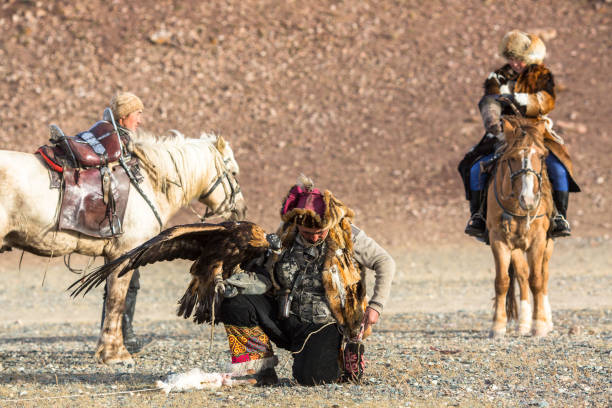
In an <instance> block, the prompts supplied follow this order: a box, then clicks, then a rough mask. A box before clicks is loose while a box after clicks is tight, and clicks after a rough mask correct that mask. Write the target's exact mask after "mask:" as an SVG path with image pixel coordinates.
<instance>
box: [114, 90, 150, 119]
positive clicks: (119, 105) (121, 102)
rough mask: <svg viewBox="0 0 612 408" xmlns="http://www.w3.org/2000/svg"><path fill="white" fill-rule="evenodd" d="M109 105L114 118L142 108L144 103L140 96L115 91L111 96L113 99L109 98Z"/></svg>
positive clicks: (123, 116) (120, 117)
mask: <svg viewBox="0 0 612 408" xmlns="http://www.w3.org/2000/svg"><path fill="white" fill-rule="evenodd" d="M110 107H111V110H112V111H113V116H114V117H115V119H116V120H119V119H122V118H125V117H126V116H127V115H129V114H130V113H132V112H136V111H139V110H140V111H141V110H143V109H144V105H143V104H142V101H141V100H140V98H139V97H137V96H136V95H134V94H133V93H131V92H119V93H117V94H116V95H115V96H113V99H111V104H110Z"/></svg>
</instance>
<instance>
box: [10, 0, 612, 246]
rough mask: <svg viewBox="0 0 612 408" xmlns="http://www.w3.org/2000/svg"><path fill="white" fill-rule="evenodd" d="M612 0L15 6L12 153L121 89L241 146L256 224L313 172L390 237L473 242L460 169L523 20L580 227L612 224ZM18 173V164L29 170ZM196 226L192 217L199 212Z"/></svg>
mask: <svg viewBox="0 0 612 408" xmlns="http://www.w3.org/2000/svg"><path fill="white" fill-rule="evenodd" d="M611 10H612V4H610V2H609V1H587V0H578V1H575V0H563V1H553V0H543V1H538V2H532V1H527V0H519V1H513V2H494V1H488V0H484V1H478V0H446V1H442V0H432V1H427V2H422V1H417V0H405V1H398V0H395V1H393V0H381V1H360V2H354V1H340V0H325V1H319V2H294V1H284V0H283V1H281V0H265V1H254V0H230V1H225V0H224V1H220V0H212V1H207V2H201V1H195V0H186V1H180V2H179V1H167V0H165V1H164V0H142V1H137V2H124V1H119V0H112V1H111V0H104V1H102V0H91V1H67V0H65V1H64V0H58V1H54V2H43V1H32V0H8V1H5V2H3V3H2V5H0V78H1V79H0V107H1V108H0V124H1V125H0V148H3V149H14V150H21V151H28V152H31V151H33V150H35V149H36V148H37V146H39V145H41V144H44V143H45V142H46V140H47V138H48V125H49V124H50V123H56V124H59V125H60V126H61V127H62V128H63V129H64V130H65V131H66V133H69V134H73V133H76V132H78V131H80V130H83V129H85V128H87V127H88V126H89V125H90V124H91V123H93V122H94V121H95V120H97V119H98V118H99V117H100V115H101V112H102V110H103V108H104V107H105V106H107V104H108V102H109V100H110V98H111V96H112V94H113V93H114V92H116V91H117V90H130V91H132V92H135V93H136V94H138V95H139V96H140V97H141V98H142V100H143V101H144V103H145V107H146V112H145V113H146V117H145V121H146V123H145V124H144V128H145V129H147V130H150V131H153V132H154V133H158V134H162V133H164V132H166V131H167V130H168V129H173V128H175V129H179V130H181V131H182V132H184V133H185V134H187V135H189V136H197V135H199V133H200V132H204V131H206V132H215V133H218V134H221V135H223V136H224V137H226V138H227V139H229V140H230V142H231V144H232V146H233V148H234V150H235V153H236V156H237V159H238V162H239V163H240V165H241V170H242V177H241V184H242V186H243V190H244V192H245V195H246V197H247V200H248V202H249V207H250V213H249V218H250V219H252V220H253V221H256V222H260V223H262V224H263V225H264V226H265V227H266V228H268V229H272V228H274V227H275V226H276V225H277V220H278V214H277V213H278V210H279V206H280V200H281V198H282V197H283V196H284V194H285V193H286V190H287V189H288V187H289V186H290V185H291V184H292V183H293V182H294V181H295V180H296V178H297V176H298V175H299V173H304V174H307V175H309V176H311V177H313V178H314V180H315V182H316V184H317V185H318V186H319V187H322V188H328V189H330V190H332V191H333V192H334V193H335V194H336V195H337V196H338V197H340V198H341V199H342V200H344V201H345V202H346V203H347V204H348V205H349V206H351V207H353V208H355V209H356V211H357V214H358V218H357V224H358V225H360V226H362V227H364V228H365V229H366V230H367V231H368V232H369V234H370V235H372V236H374V237H376V238H377V239H379V240H380V241H381V242H382V243H385V244H387V245H392V246H400V245H402V244H403V243H404V242H405V241H414V242H417V241H419V242H448V241H451V240H457V239H464V238H462V231H463V227H464V223H465V221H466V220H467V213H468V211H467V205H466V203H465V202H464V201H463V191H462V186H461V183H460V180H459V177H458V173H457V172H456V166H457V163H458V161H459V160H460V159H461V157H462V155H463V153H464V152H465V151H466V150H467V149H468V148H469V147H470V146H471V145H472V144H473V143H475V142H476V141H477V140H478V138H479V137H480V134H481V132H482V126H481V124H480V121H479V116H478V113H477V109H476V104H477V102H478V99H479V97H480V95H481V92H482V87H481V83H482V81H483V80H484V78H485V77H486V75H487V74H488V72H490V71H491V70H492V69H494V68H496V67H497V66H499V65H500V64H502V62H503V61H502V60H501V59H500V58H499V57H498V56H497V44H498V42H499V40H500V39H501V37H502V36H503V34H504V33H505V32H506V31H508V30H510V29H513V28H520V29H523V30H531V31H536V32H538V33H539V34H540V35H541V36H542V38H543V39H544V40H545V42H546V45H547V47H548V50H549V57H548V58H547V63H548V64H549V66H550V67H551V69H552V70H553V72H554V73H555V74H556V80H557V87H558V91H559V92H558V104H557V108H556V109H555V111H554V112H553V114H552V115H551V116H552V118H553V120H555V122H556V126H557V128H558V129H559V131H560V133H561V134H562V135H563V137H564V138H565V141H566V143H567V144H568V145H569V148H570V151H571V152H572V154H573V157H574V160H575V162H576V165H575V168H576V174H577V178H578V180H579V182H580V183H581V186H582V187H583V190H584V192H583V193H582V194H579V195H576V196H573V197H572V201H571V203H570V220H571V221H572V222H573V227H574V230H575V234H576V235H581V236H602V235H605V234H607V231H609V229H610V228H611V227H612V217H611V216H610V213H609V211H607V210H608V209H609V208H610V198H611V197H612V193H610V189H609V185H610V179H611V178H612V166H611V165H610V158H611V157H612V141H611V132H610V125H611V124H612V121H611V119H610V118H612V103H611V102H612V88H611V86H610V79H609V74H610V66H611V55H612V53H610V50H611V48H612V33H611V24H610V22H611V19H612V14H611ZM16 171H18V170H17V169H16ZM180 219H181V220H183V219H184V220H185V221H187V220H190V221H191V220H193V218H190V217H189V216H188V215H187V214H184V215H183V217H182V218H180Z"/></svg>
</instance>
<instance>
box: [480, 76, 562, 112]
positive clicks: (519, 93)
mask: <svg viewBox="0 0 612 408" xmlns="http://www.w3.org/2000/svg"><path fill="white" fill-rule="evenodd" d="M484 90H485V95H503V94H507V95H509V96H511V98H512V99H513V101H514V102H515V105H516V106H517V108H518V109H519V111H520V112H521V113H522V114H523V115H524V116H526V117H528V118H539V117H540V116H542V115H546V114H547V113H549V112H550V111H552V110H553V109H554V108H555V80H554V77H553V74H552V72H550V70H549V69H548V68H546V67H545V66H544V65H542V64H532V65H529V66H527V67H526V68H525V69H524V70H523V72H521V73H520V74H517V73H516V72H515V71H514V70H513V69H512V67H510V64H506V65H504V66H503V67H501V68H500V69H498V70H496V71H494V72H491V74H489V76H488V77H487V79H486V80H485V82H484ZM504 113H506V112H504ZM507 113H508V114H513V112H512V111H508V112H507Z"/></svg>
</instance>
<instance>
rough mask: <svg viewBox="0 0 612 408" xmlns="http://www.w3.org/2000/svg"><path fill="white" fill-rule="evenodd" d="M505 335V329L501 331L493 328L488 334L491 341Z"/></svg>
mask: <svg viewBox="0 0 612 408" xmlns="http://www.w3.org/2000/svg"><path fill="white" fill-rule="evenodd" d="M505 335H506V328H505V327H503V328H501V329H497V328H493V329H491V331H490V332H489V338H491V339H501V338H503V337H504V336H505Z"/></svg>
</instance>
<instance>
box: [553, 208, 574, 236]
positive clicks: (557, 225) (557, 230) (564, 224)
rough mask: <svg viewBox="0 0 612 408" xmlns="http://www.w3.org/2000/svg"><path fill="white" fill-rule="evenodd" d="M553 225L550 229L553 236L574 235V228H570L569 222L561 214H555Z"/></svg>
mask: <svg viewBox="0 0 612 408" xmlns="http://www.w3.org/2000/svg"><path fill="white" fill-rule="evenodd" d="M552 223H553V227H552V230H551V231H550V236H551V237H553V238H561V237H569V236H570V235H572V229H571V228H570V224H569V222H568V221H567V220H566V219H565V217H564V216H563V215H561V214H557V215H555V216H554V218H553V220H552Z"/></svg>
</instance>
